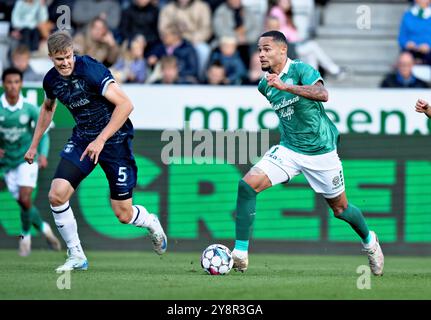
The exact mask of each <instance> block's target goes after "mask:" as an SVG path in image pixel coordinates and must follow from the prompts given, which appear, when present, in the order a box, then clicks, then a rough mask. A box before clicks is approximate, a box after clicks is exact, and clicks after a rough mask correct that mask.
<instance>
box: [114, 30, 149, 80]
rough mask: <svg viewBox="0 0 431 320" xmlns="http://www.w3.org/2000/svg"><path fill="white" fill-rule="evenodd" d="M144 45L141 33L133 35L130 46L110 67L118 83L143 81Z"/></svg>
mask: <svg viewBox="0 0 431 320" xmlns="http://www.w3.org/2000/svg"><path fill="white" fill-rule="evenodd" d="M125 43H127V42H125ZM146 45H147V43H146V41H145V37H144V36H143V35H137V36H135V38H134V39H133V40H132V42H131V43H130V48H129V49H128V50H127V49H126V50H125V52H124V54H123V56H121V57H120V58H119V59H118V60H117V62H116V63H115V64H114V65H113V66H112V68H111V72H112V74H113V75H114V78H115V80H117V81H118V82H120V83H121V82H128V83H143V82H144V81H145V80H146V78H147V63H146V61H145V59H144V50H145V46H146Z"/></svg>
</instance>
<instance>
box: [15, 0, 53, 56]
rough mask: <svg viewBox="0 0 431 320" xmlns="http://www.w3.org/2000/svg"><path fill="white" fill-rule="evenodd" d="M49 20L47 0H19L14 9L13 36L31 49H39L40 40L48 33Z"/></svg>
mask: <svg viewBox="0 0 431 320" xmlns="http://www.w3.org/2000/svg"><path fill="white" fill-rule="evenodd" d="M48 21H49V20H48V8H47V6H46V4H45V0H18V1H17V2H16V3H15V6H14V7H13V10H12V29H13V30H12V32H11V36H12V38H13V39H15V40H17V41H18V42H19V44H25V45H26V46H27V47H29V49H30V51H37V50H38V49H39V41H40V40H41V39H42V38H43V36H46V35H47V27H48V25H47V23H48ZM48 34H49V31H48Z"/></svg>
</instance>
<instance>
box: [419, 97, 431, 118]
mask: <svg viewBox="0 0 431 320" xmlns="http://www.w3.org/2000/svg"><path fill="white" fill-rule="evenodd" d="M415 109H416V112H419V113H425V114H426V116H427V117H428V118H431V106H430V105H429V103H428V102H426V101H425V100H422V99H418V101H417V102H416V106H415Z"/></svg>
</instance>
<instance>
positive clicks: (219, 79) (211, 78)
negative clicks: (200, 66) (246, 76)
mask: <svg viewBox="0 0 431 320" xmlns="http://www.w3.org/2000/svg"><path fill="white" fill-rule="evenodd" d="M204 84H209V85H225V84H229V79H228V78H227V77H226V70H225V68H224V66H223V64H221V62H220V61H214V62H213V63H211V64H210V66H209V67H208V70H207V72H206V79H205V82H204Z"/></svg>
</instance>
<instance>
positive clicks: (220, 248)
mask: <svg viewBox="0 0 431 320" xmlns="http://www.w3.org/2000/svg"><path fill="white" fill-rule="evenodd" d="M201 266H202V268H203V269H204V270H205V271H206V272H207V273H208V274H210V275H222V274H228V273H229V271H230V270H231V269H232V266H233V258H232V253H231V251H230V250H229V248H228V247H226V246H224V245H222V244H212V245H210V246H209V247H207V248H206V249H205V250H204V252H202V256H201Z"/></svg>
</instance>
